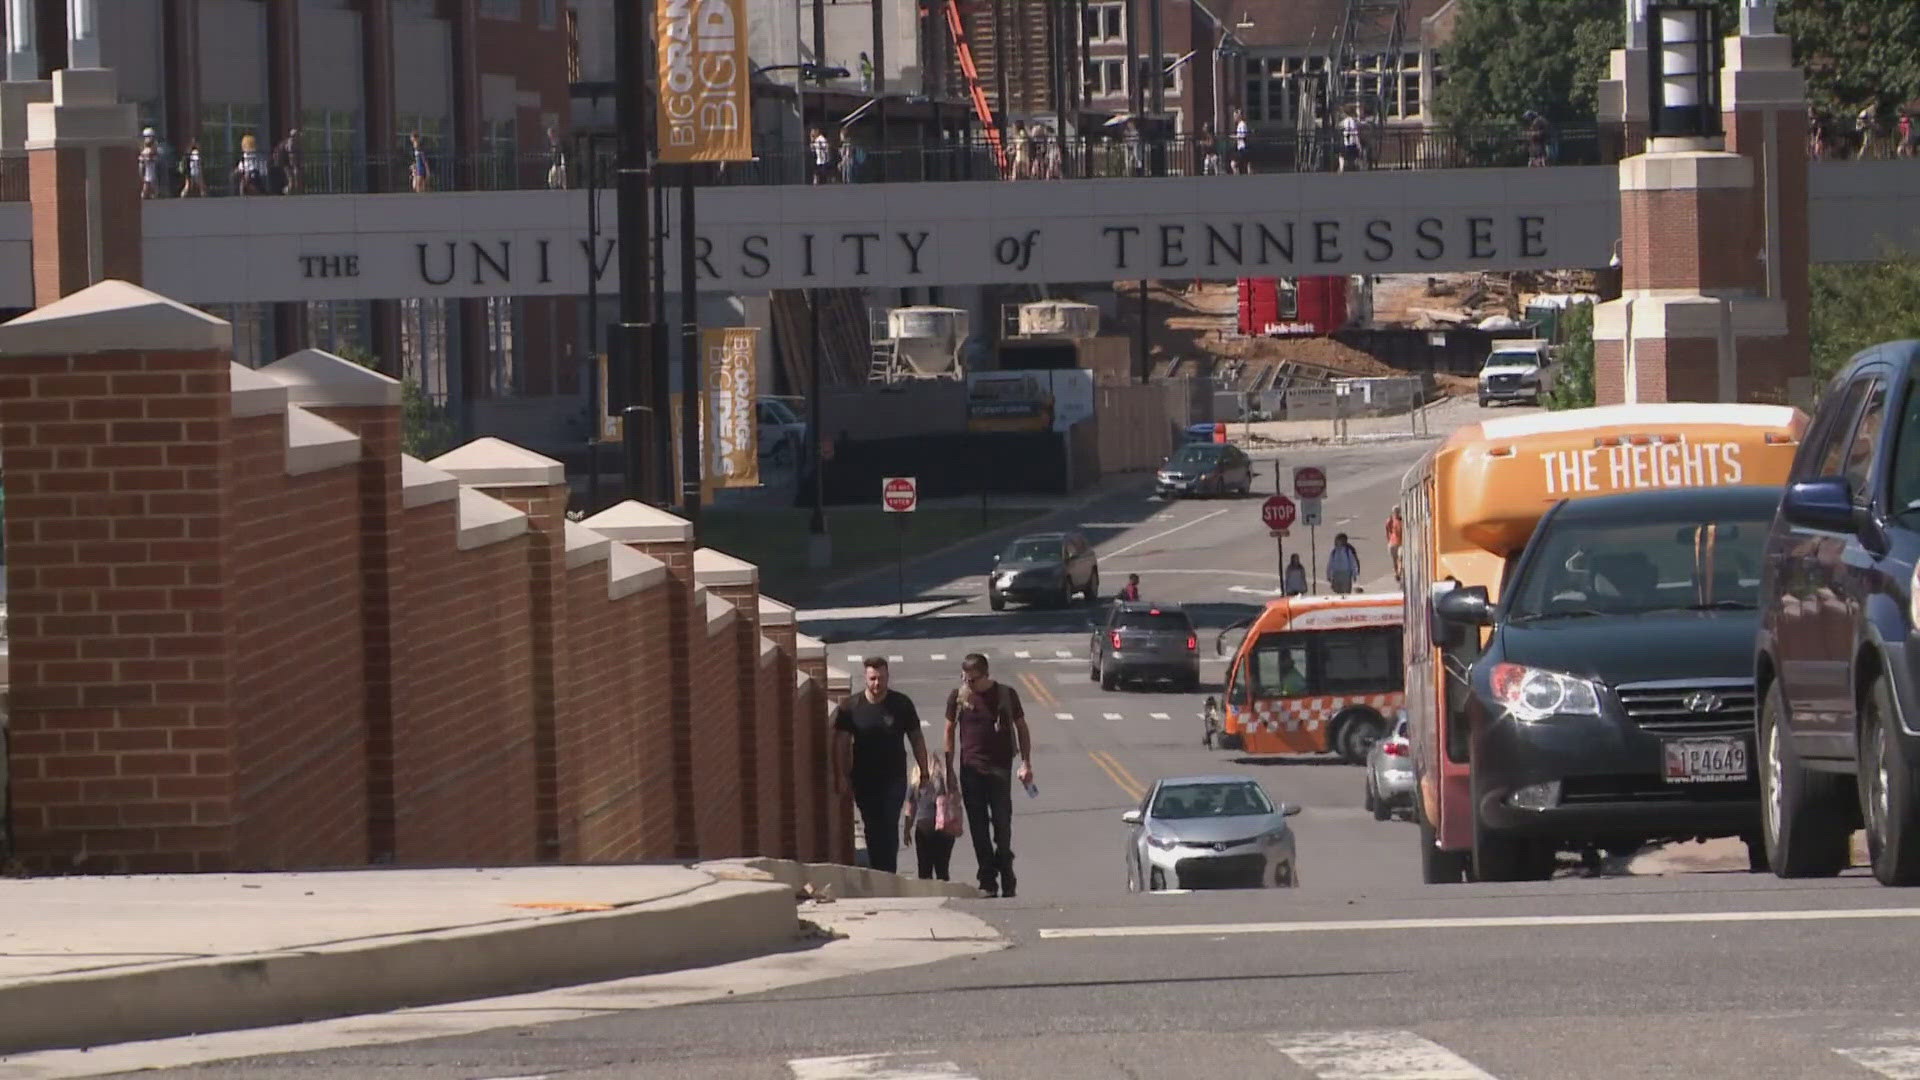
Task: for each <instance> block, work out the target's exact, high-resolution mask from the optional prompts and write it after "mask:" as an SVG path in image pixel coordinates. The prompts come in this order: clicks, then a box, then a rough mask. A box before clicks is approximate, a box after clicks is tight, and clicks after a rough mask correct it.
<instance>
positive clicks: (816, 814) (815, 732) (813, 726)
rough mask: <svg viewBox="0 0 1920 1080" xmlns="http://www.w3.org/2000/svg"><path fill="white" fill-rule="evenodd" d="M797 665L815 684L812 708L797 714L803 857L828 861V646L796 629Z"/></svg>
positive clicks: (830, 848) (830, 844)
mask: <svg viewBox="0 0 1920 1080" xmlns="http://www.w3.org/2000/svg"><path fill="white" fill-rule="evenodd" d="M793 656H794V665H795V667H797V668H798V669H799V672H800V674H801V675H802V676H804V677H805V678H806V679H807V681H808V683H809V684H810V685H811V687H812V693H811V694H810V695H809V698H808V700H809V702H810V704H811V708H810V709H809V710H806V711H803V712H801V713H800V714H799V715H796V716H795V717H794V723H795V724H796V725H797V727H796V728H795V756H794V762H795V764H794V768H795V770H796V773H797V779H796V786H797V787H798V788H799V790H800V792H801V796H800V849H801V858H803V859H806V860H807V861H809V862H825V861H828V860H830V859H832V858H833V838H832V834H831V828H830V826H829V824H828V823H829V821H830V820H831V817H832V815H831V814H830V813H829V810H828V807H829V805H830V803H831V801H832V797H831V790H832V789H831V787H830V779H831V778H830V776H829V770H830V768H831V766H830V763H829V760H828V758H829V755H828V754H827V745H828V739H827V717H828V716H829V715H831V713H832V711H833V710H832V708H831V707H830V706H829V705H828V691H827V646H826V643H824V642H822V641H819V640H818V639H815V638H810V637H807V636H806V635H805V634H800V633H795V635H794V646H793Z"/></svg>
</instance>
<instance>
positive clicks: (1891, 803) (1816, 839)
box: [1754, 341, 1920, 885]
mask: <svg viewBox="0 0 1920 1080" xmlns="http://www.w3.org/2000/svg"><path fill="white" fill-rule="evenodd" d="M1916 371H1920V342H1913V341H1905V342H1899V343H1896V344H1887V345H1879V346H1876V347H1874V348H1871V349H1868V350H1866V351H1865V352H1862V353H1860V354H1859V355H1858V356H1856V357H1854V359H1853V361H1852V363H1850V364H1849V365H1848V366H1847V368H1846V369H1845V370H1844V371H1842V372H1841V373H1840V374H1839V375H1838V376H1836V377H1835V379H1834V380H1833V382H1832V383H1831V384H1830V386H1829V387H1828V390H1827V393H1826V395H1825V396H1824V397H1823V398H1822V399H1821V402H1820V406H1819V408H1818V410H1817V411H1816V413H1815V415H1814V418H1813V422H1812V424H1811V425H1810V426H1809V428H1808V433H1807V438H1806V440H1805V441H1804V442H1803V443H1802V444H1801V446H1800V449H1799V453H1798V454H1797V455H1796V456H1795V458H1794V463H1793V472H1792V475H1791V476H1790V478H1789V482H1788V486H1787V489H1786V493H1785V494H1784V496H1783V497H1782V498H1781V500H1780V506H1779V512H1778V514H1777V515H1776V516H1775V518H1774V522H1773V527H1772V529H1771V531H1770V532H1769V534H1768V536H1767V540H1766V546H1765V548H1764V551H1763V556H1762V558H1763V565H1762V569H1761V585H1760V607H1761V612H1760V632H1759V635H1758V638H1757V640H1756V644H1755V649H1756V651H1755V659H1754V675H1755V679H1756V689H1757V692H1758V693H1759V695H1760V701H1761V707H1760V715H1759V719H1758V721H1757V724H1756V733H1755V741H1756V746H1757V754H1756V756H1757V757H1758V759H1759V766H1760V767H1759V773H1760V795H1761V822H1762V826H1763V829H1764V833H1765V839H1766V847H1767V861H1768V863H1769V864H1770V865H1771V866H1772V868H1773V872H1774V873H1775V874H1778V875H1779V876H1781V877H1821V876H1831V875H1834V874H1838V873H1839V872H1840V871H1841V870H1843V869H1845V868H1846V867H1847V866H1848V865H1849V864H1850V863H1851V861H1852V859H1851V855H1852V852H1851V833H1852V832H1853V831H1854V830H1855V829H1861V828H1864V829H1865V830H1866V834H1867V854H1868V856H1869V858H1870V860H1871V862H1872V864H1873V875H1874V877H1876V878H1878V879H1879V880H1880V882H1881V883H1882V884H1886V885H1916V884H1920V735H1916V734H1914V732H1915V731H1916V730H1920V638H1916V635H1915V632H1914V626H1915V623H1916V622H1920V610H1916V608H1915V603H1916V601H1917V600H1920V578H1917V577H1916V575H1917V574H1920V382H1917V381H1916V379H1915V374H1916Z"/></svg>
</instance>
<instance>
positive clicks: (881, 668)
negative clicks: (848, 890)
mask: <svg viewBox="0 0 1920 1080" xmlns="http://www.w3.org/2000/svg"><path fill="white" fill-rule="evenodd" d="M864 666H865V667H866V672H867V686H866V689H865V690H862V691H861V692H860V693H857V694H855V695H853V696H852V697H850V698H848V699H847V700H845V701H843V702H841V703H840V707H839V708H837V709H835V710H833V778H834V786H835V792H834V793H835V794H836V795H838V794H839V793H840V791H841V790H842V789H841V788H840V786H839V785H840V784H841V783H842V778H843V777H844V778H845V783H847V784H849V785H850V786H851V787H852V788H853V804H854V806H855V807H857V808H858V809H859V811H860V820H861V821H862V823H864V825H865V826H866V830H867V865H869V866H871V867H873V869H875V870H879V871H883V872H885V873H888V874H891V873H895V872H896V871H897V869H898V867H899V854H900V811H901V808H902V807H903V806H905V805H906V801H907V750H906V748H907V746H908V745H911V746H912V747H913V760H914V761H915V762H916V763H918V764H919V766H920V775H922V776H925V775H926V774H927V743H926V740H925V739H924V738H923V737H922V736H921V734H920V713H919V712H918V711H917V710H915V709H914V707H913V701H912V699H910V698H908V697H907V695H905V694H903V693H901V692H899V691H898V690H891V689H888V687H887V677H888V671H887V658H886V657H884V656H869V657H867V659H866V662H865V665H864Z"/></svg>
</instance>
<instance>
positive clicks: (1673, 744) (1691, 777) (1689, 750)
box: [1667, 739, 1747, 784]
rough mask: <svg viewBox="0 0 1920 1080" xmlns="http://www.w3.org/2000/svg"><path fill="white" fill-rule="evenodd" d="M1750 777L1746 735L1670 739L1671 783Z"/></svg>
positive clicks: (1668, 761)
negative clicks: (1718, 737)
mask: <svg viewBox="0 0 1920 1080" xmlns="http://www.w3.org/2000/svg"><path fill="white" fill-rule="evenodd" d="M1746 778H1747V741H1746V740H1745V739H1673V740H1670V741H1669V742H1668V743H1667V783H1669V784H1698V783H1713V782H1722V781H1728V780H1745V779H1746Z"/></svg>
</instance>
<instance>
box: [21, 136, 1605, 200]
mask: <svg viewBox="0 0 1920 1080" xmlns="http://www.w3.org/2000/svg"><path fill="white" fill-rule="evenodd" d="M585 145H586V144H584V143H582V144H580V145H578V146H576V147H573V148H571V149H570V150H569V152H568V153H566V154H564V155H562V156H560V157H558V158H556V157H554V156H553V155H551V154H548V153H544V152H543V153H486V154H453V153H446V152H434V151H429V152H428V153H427V154H426V156H425V163H426V168H425V170H424V173H423V174H420V175H416V170H415V167H414V159H413V157H412V155H410V154H406V153H396V154H392V155H386V156H368V155H364V154H330V153H302V154H301V155H300V156H299V158H298V159H297V161H296V162H295V163H294V165H293V167H292V168H288V167H287V166H286V165H285V164H284V163H278V162H276V163H273V164H271V165H270V166H268V168H267V171H266V173H265V175H264V176H263V177H261V178H259V179H258V181H256V182H255V183H253V184H251V185H249V184H248V183H247V182H246V180H245V178H244V177H243V175H242V174H241V173H240V171H239V170H238V169H237V167H236V166H237V164H238V163H237V162H236V161H234V160H230V159H228V158H226V157H223V156H222V155H219V154H213V153H203V155H202V173H201V176H202V183H201V184H198V185H192V184H189V183H188V177H187V176H186V174H185V172H184V171H183V170H182V169H181V168H180V167H179V164H178V160H179V159H178V158H177V157H169V159H168V160H167V161H166V162H165V165H164V167H163V169H162V171H161V176H160V183H159V185H158V187H159V190H158V191H157V192H156V193H155V197H157V198H179V197H181V196H182V195H183V194H184V195H187V196H189V197H194V196H200V195H202V194H204V195H205V196H208V197H223V196H238V195H247V194H259V195H289V194H292V195H298V194H314V195H342V194H358V193H365V192H408V191H423V192H435V191H526V190H535V189H539V188H583V187H586V186H588V181H589V180H590V179H594V180H597V181H598V183H599V184H600V185H601V186H611V183H612V180H613V176H614V172H613V165H614V157H613V148H612V147H611V146H608V145H606V144H605V143H599V144H597V145H595V146H594V153H593V154H591V155H587V154H585V153H580V152H574V151H575V150H583V149H584V148H585ZM1002 149H1003V151H1004V153H1003V154H997V153H996V152H995V149H994V147H993V145H992V144H991V143H990V142H989V141H988V140H986V139H985V138H973V139H970V140H967V141H948V142H940V143H923V144H913V145H888V146H886V147H884V148H883V147H879V146H869V145H866V144H864V143H860V144H855V145H852V146H848V145H844V144H843V145H838V146H835V147H834V148H833V150H832V151H831V153H830V154H829V155H828V160H827V161H825V162H824V163H823V162H821V161H819V160H818V159H817V157H816V155H815V153H814V151H813V150H812V149H811V148H809V147H807V146H803V145H801V144H800V143H799V142H798V141H797V140H796V142H795V143H794V144H793V145H792V146H788V147H768V148H764V149H763V150H762V151H761V153H760V155H759V156H758V157H757V158H756V159H755V160H753V161H749V162H737V163H728V164H724V165H705V166H699V167H698V172H697V177H696V182H697V183H699V184H700V185H702V186H709V187H712V186H725V187H735V186H746V187H751V186H765V185H781V184H839V183H911V182H917V181H929V180H1007V181H1025V180H1032V181H1045V180H1050V179H1095V178H1121V177H1135V176H1202V175H1211V174H1228V173H1233V172H1240V171H1244V172H1251V173H1276V172H1278V173H1300V172H1334V171H1339V170H1342V169H1355V170H1363V171H1375V170H1401V169H1472V168H1502V167H1511V166H1523V165H1527V164H1529V163H1530V162H1532V161H1534V160H1536V159H1538V158H1540V157H1541V156H1542V155H1540V154H1539V153H1538V151H1539V150H1541V149H1544V151H1545V153H1544V163H1545V164H1546V165H1547V166H1554V165H1603V164H1611V163H1614V162H1617V161H1619V160H1620V158H1621V157H1623V156H1625V155H1627V154H1630V153H1637V152H1639V150H1640V149H1641V148H1640V147H1639V146H1630V145H1629V144H1628V139H1627V136H1626V134H1625V132H1624V131H1622V130H1621V129H1620V128H1618V127H1617V126H1606V125H1588V126H1584V127H1574V126H1569V127H1563V128H1561V129H1558V130H1556V131H1555V132H1554V133H1553V134H1552V136H1551V137H1550V139H1549V140H1548V142H1547V143H1546V144H1545V146H1544V147H1539V146H1536V145H1535V144H1533V143H1532V142H1530V141H1529V139H1528V137H1527V136H1526V134H1525V133H1523V132H1519V131H1517V130H1514V129H1511V128H1499V129H1489V130H1486V131H1480V132H1460V131H1456V130H1453V129H1441V128H1387V129H1383V130H1379V131H1373V132H1369V133H1367V135H1366V136H1365V137H1364V139H1363V140H1362V143H1361V147H1360V149H1359V152H1358V153H1357V154H1347V153H1343V150H1344V149H1345V148H1344V146H1343V144H1342V143H1341V137H1340V135H1339V134H1337V133H1324V134H1306V135H1292V134H1287V135H1261V136H1255V137H1252V138H1249V139H1248V140H1247V143H1246V145H1245V146H1244V147H1241V146H1239V145H1236V144H1235V143H1234V141H1233V140H1231V139H1227V138H1220V139H1213V140H1208V141H1202V140H1199V139H1196V138H1194V137H1192V136H1177V137H1172V138H1165V139H1159V138H1145V139H1140V138H1129V137H1125V136H1121V135H1092V136H1076V137H1072V138H1065V137H1049V138H1035V139H1034V140H1031V141H1030V142H1028V143H1027V144H1026V145H1025V146H1024V147H1015V146H1003V147H1002ZM1003 159H1004V162H1005V165H1004V167H1003V164H1002V161H1003ZM590 169H597V170H598V175H597V176H596V177H590V176H589V170H590ZM290 182H291V183H290ZM249 188H251V190H249ZM203 189H204V190H203ZM26 198H27V165H26V160H25V158H24V157H14V158H7V159H0V201H5V202H19V201H24V200H25V199H26Z"/></svg>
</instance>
